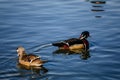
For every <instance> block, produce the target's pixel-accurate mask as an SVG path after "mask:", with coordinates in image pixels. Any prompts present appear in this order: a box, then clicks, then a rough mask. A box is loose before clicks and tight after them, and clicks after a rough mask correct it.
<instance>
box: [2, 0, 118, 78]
mask: <svg viewBox="0 0 120 80" xmlns="http://www.w3.org/2000/svg"><path fill="white" fill-rule="evenodd" d="M92 1H104V2H105V3H102V4H95V3H93V2H92ZM119 3H120V0H0V80H66V79H67V80H119V79H120V56H119V53H120V45H119V44H120V41H119V40H120V31H119V30H120V22H119V21H120V5H119ZM84 30H87V31H89V32H90V35H91V37H90V38H89V39H88V40H89V42H90V53H89V56H90V57H88V58H87V59H85V60H84V59H82V55H81V54H71V55H69V54H64V53H62V52H61V53H60V54H57V53H56V54H55V53H54V52H55V51H56V50H57V48H56V47H53V46H49V47H44V46H45V45H48V44H51V43H52V42H56V41H61V40H65V39H69V38H73V37H76V38H77V37H79V35H80V33H81V32H82V31H84ZM18 46H24V47H25V49H26V51H27V52H28V53H34V54H36V55H39V56H41V58H42V59H44V60H48V62H47V63H46V64H44V69H42V70H36V71H34V70H31V69H30V70H28V69H25V68H20V67H19V66H18V63H17V53H16V48H17V47H18Z"/></svg>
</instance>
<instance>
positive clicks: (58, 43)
mask: <svg viewBox="0 0 120 80" xmlns="http://www.w3.org/2000/svg"><path fill="white" fill-rule="evenodd" d="M52 45H53V46H57V47H61V46H63V45H65V43H63V42H56V43H52Z"/></svg>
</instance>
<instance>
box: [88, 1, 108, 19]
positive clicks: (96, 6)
mask: <svg viewBox="0 0 120 80" xmlns="http://www.w3.org/2000/svg"><path fill="white" fill-rule="evenodd" d="M90 3H92V9H91V11H92V12H102V11H105V10H104V4H106V1H100V0H96V1H90ZM95 17H96V18H101V17H102V16H101V15H96V16H95Z"/></svg>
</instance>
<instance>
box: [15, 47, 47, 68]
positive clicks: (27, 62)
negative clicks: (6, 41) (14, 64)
mask: <svg viewBox="0 0 120 80" xmlns="http://www.w3.org/2000/svg"><path fill="white" fill-rule="evenodd" d="M17 53H18V56H19V58H18V59H19V63H20V64H22V65H24V66H36V67H38V66H42V65H43V63H45V61H42V60H40V57H39V56H36V55H34V54H27V53H26V52H25V49H24V48H23V47H22V46H20V47H18V48H17Z"/></svg>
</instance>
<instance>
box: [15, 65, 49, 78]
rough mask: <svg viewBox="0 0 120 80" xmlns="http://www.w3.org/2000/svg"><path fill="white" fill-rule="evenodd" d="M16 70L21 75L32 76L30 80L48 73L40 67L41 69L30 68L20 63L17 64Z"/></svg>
mask: <svg viewBox="0 0 120 80" xmlns="http://www.w3.org/2000/svg"><path fill="white" fill-rule="evenodd" d="M17 67H18V69H19V70H20V73H21V75H32V76H30V78H31V79H32V78H35V76H36V77H40V76H42V75H44V74H46V73H47V72H48V70H47V69H46V68H45V67H43V66H41V67H30V66H24V65H21V64H20V63H18V64H17Z"/></svg>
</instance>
